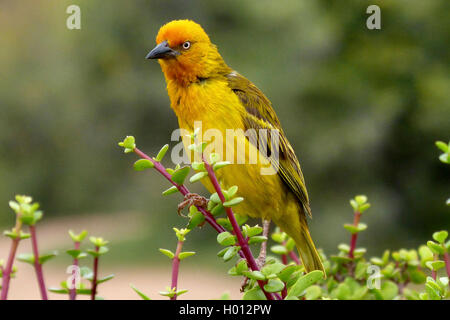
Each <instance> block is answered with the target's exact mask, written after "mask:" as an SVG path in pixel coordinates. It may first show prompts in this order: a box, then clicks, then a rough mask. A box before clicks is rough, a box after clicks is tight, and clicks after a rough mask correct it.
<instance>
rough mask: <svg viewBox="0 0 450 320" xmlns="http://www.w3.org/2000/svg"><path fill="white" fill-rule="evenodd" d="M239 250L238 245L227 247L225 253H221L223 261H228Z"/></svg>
mask: <svg viewBox="0 0 450 320" xmlns="http://www.w3.org/2000/svg"><path fill="white" fill-rule="evenodd" d="M239 250H241V247H239V246H237V247H236V246H232V247H229V248H228V250H227V251H226V252H225V254H224V255H223V257H222V258H223V260H224V261H229V260H231V259H232V258H234V256H235V255H236V254H237V253H238V252H239Z"/></svg>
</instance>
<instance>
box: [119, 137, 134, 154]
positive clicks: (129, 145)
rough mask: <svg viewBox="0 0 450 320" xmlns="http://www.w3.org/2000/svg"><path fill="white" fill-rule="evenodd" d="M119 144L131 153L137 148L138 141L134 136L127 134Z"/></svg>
mask: <svg viewBox="0 0 450 320" xmlns="http://www.w3.org/2000/svg"><path fill="white" fill-rule="evenodd" d="M119 146H121V147H123V148H124V149H125V150H124V152H125V153H130V152H133V151H134V149H135V148H136V141H135V139H134V137H133V136H126V138H125V139H124V140H123V141H122V142H119Z"/></svg>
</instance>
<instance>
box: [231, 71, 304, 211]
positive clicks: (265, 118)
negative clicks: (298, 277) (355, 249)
mask: <svg viewBox="0 0 450 320" xmlns="http://www.w3.org/2000/svg"><path fill="white" fill-rule="evenodd" d="M226 78H227V80H228V85H229V87H230V88H231V90H232V91H233V92H234V93H235V94H236V95H237V96H238V97H239V100H240V101H241V103H242V105H243V106H244V107H245V110H246V111H247V112H246V113H245V114H244V115H243V123H244V126H245V130H248V129H255V130H259V129H267V131H268V139H267V140H268V143H267V147H268V149H269V150H267V151H268V152H266V150H260V151H261V152H262V154H263V155H270V154H272V152H271V150H270V148H271V144H270V141H271V139H270V136H269V133H270V130H271V129H278V131H279V163H278V164H276V165H277V166H278V175H279V176H280V177H281V179H282V180H283V181H284V182H285V183H286V185H287V186H288V187H289V189H290V190H291V191H292V192H293V193H294V194H295V195H296V196H297V198H298V199H299V200H300V202H301V203H302V205H303V208H304V209H305V212H307V213H308V215H309V216H311V209H310V206H309V198H308V192H307V191H306V186H305V180H304V178H303V173H302V170H301V168H300V163H299V162H298V159H297V157H296V155H295V153H294V150H293V149H292V147H291V145H290V143H289V141H288V140H287V138H286V136H285V135H284V133H283V130H282V128H281V124H280V121H279V120H278V117H277V115H276V114H275V111H274V110H273V109H272V103H271V102H270V101H269V99H267V98H266V96H265V95H264V94H263V93H262V92H261V90H259V89H258V88H257V87H256V86H255V85H254V84H253V83H251V82H250V81H249V80H247V79H246V78H245V77H243V76H241V75H240V74H238V73H237V72H235V71H233V72H232V73H230V74H228V75H226ZM252 140H253V141H252ZM249 141H250V142H251V143H253V144H254V145H255V140H254V139H250V140H249ZM257 141H258V140H256V144H257V145H255V147H257V148H258V149H259V148H261V146H260V144H259V145H258V143H257ZM272 160H273V159H272Z"/></svg>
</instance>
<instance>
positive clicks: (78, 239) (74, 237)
mask: <svg viewBox="0 0 450 320" xmlns="http://www.w3.org/2000/svg"><path fill="white" fill-rule="evenodd" d="M87 234H88V232H87V231H86V230H83V231H81V232H80V233H79V234H75V233H74V232H73V231H72V230H69V235H70V237H71V238H72V241H73V242H81V241H83V240H84V238H86V236H87Z"/></svg>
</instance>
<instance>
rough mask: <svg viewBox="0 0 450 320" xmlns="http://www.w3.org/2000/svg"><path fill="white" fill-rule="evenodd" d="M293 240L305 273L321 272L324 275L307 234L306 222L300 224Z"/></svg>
mask: <svg viewBox="0 0 450 320" xmlns="http://www.w3.org/2000/svg"><path fill="white" fill-rule="evenodd" d="M302 218H303V217H302ZM293 238H294V240H295V244H296V246H297V250H298V253H299V254H300V258H301V260H302V263H303V265H304V267H305V271H306V272H310V271H313V270H321V271H323V273H324V275H325V269H324V268H323V264H322V261H321V260H320V256H319V253H318V252H317V249H316V246H315V245H314V242H313V240H312V239H311V235H310V234H309V230H308V225H307V224H306V221H304V223H301V228H300V232H296V233H295V235H294V237H293Z"/></svg>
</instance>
